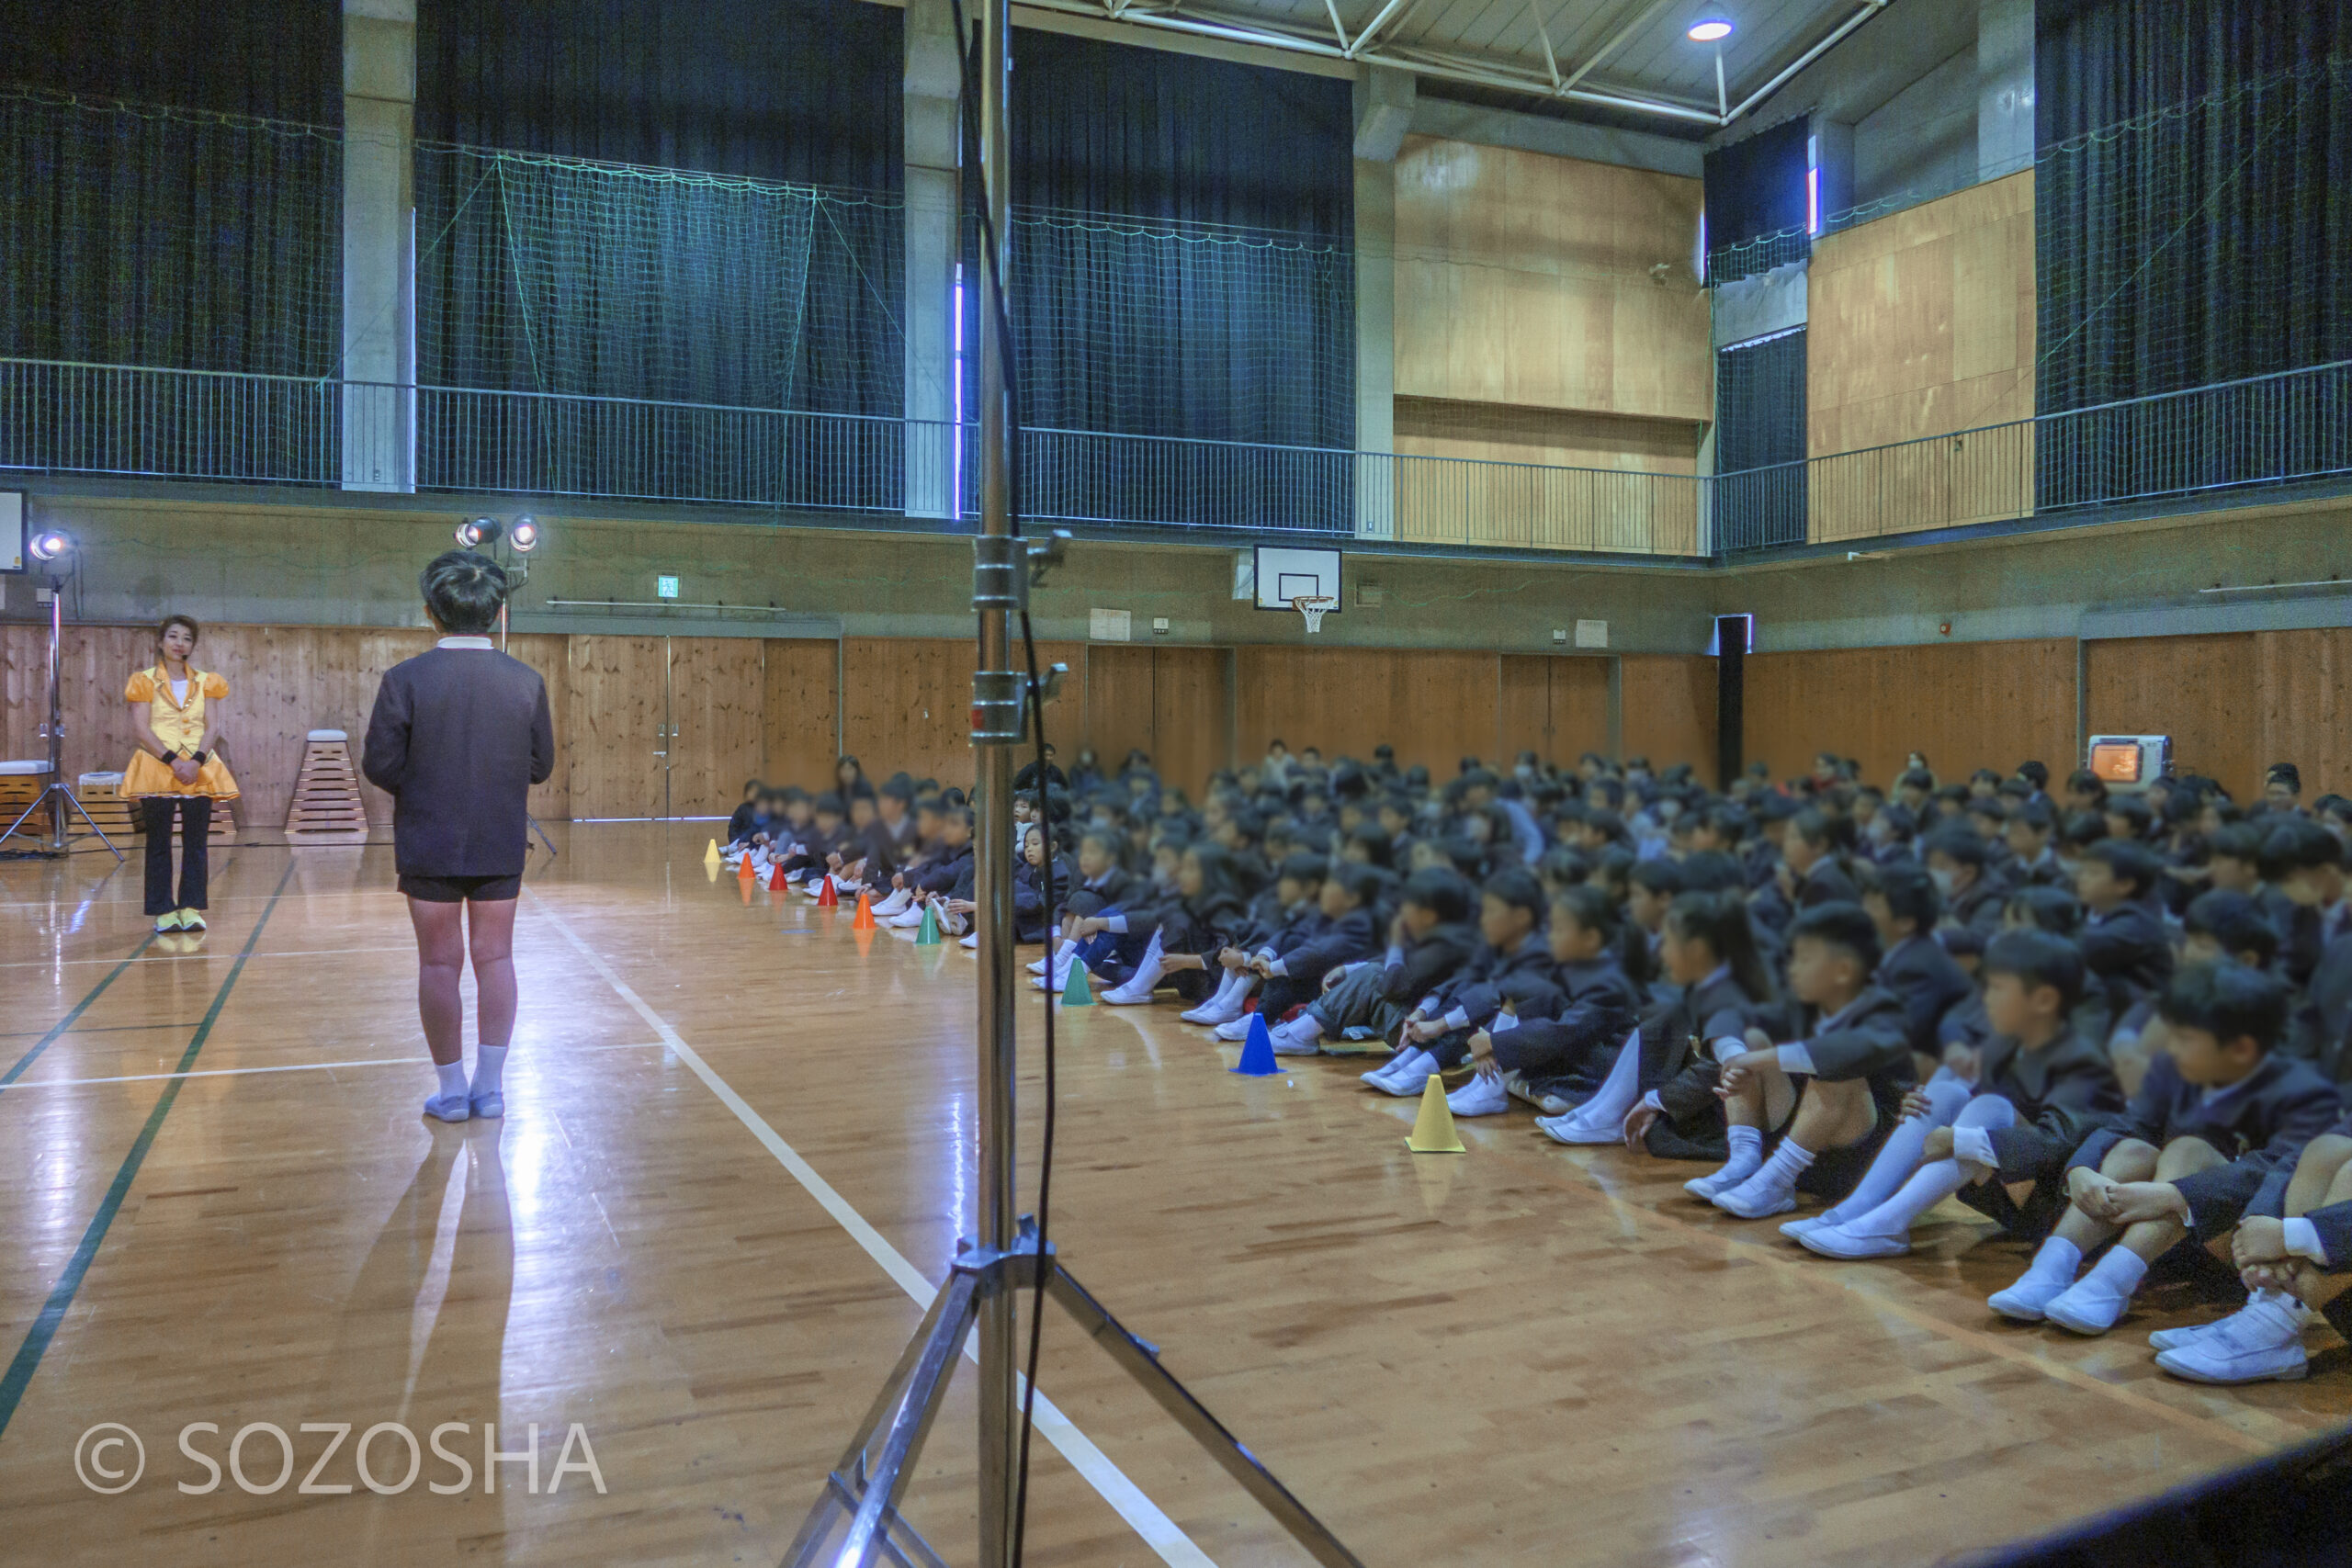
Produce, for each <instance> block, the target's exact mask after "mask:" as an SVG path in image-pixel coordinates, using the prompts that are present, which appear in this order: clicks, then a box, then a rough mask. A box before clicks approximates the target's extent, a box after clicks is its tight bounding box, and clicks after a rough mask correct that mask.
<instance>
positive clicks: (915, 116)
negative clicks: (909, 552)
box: [899, 0, 961, 517]
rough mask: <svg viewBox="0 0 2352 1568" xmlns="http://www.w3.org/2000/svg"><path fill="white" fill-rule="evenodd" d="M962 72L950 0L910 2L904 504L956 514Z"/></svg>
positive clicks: (923, 513)
mask: <svg viewBox="0 0 2352 1568" xmlns="http://www.w3.org/2000/svg"><path fill="white" fill-rule="evenodd" d="M960 76H961V72H960V69H959V67H958V63H957V59H956V17H955V12H954V10H953V9H952V8H951V7H950V6H949V4H948V0H908V3H907V15H906V79H905V98H904V103H903V113H904V119H905V141H906V203H907V205H906V224H907V236H906V254H907V266H906V308H905V309H904V310H901V311H900V312H899V320H900V321H903V322H904V323H905V328H906V343H907V393H906V397H907V403H906V419H907V425H906V432H907V442H906V487H907V489H906V503H907V515H908V516H910V517H953V516H954V515H956V496H955V479H956V461H955V457H956V429H955V420H956V370H955V314H956V309H955V297H956V251H957V243H956V238H957V237H956V150H957V144H958V138H957V134H956V85H957V83H958V81H959V79H960Z"/></svg>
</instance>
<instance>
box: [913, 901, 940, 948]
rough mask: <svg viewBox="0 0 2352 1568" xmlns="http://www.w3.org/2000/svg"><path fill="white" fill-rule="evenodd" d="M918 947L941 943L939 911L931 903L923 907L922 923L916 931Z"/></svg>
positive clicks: (934, 945) (935, 945)
mask: <svg viewBox="0 0 2352 1568" xmlns="http://www.w3.org/2000/svg"><path fill="white" fill-rule="evenodd" d="M915 945H916V946H917V947H937V946H938V945H939V911H938V910H937V909H936V908H933V907H932V906H931V905H929V904H925V905H924V906H923V907H922V927H921V928H920V929H919V930H917V931H916V932H915Z"/></svg>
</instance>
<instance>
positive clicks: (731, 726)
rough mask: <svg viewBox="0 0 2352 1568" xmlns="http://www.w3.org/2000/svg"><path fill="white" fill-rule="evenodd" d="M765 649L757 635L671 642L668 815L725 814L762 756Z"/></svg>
mask: <svg viewBox="0 0 2352 1568" xmlns="http://www.w3.org/2000/svg"><path fill="white" fill-rule="evenodd" d="M764 651H765V646H764V644H763V641H762V640H761V639H760V638H757V637H672V638H671V639H670V647H669V659H670V722H671V725H672V727H673V729H674V731H675V733H674V734H673V735H672V737H671V740H670V794H669V801H670V812H671V814H672V815H673V816H677V817H711V816H720V817H723V816H725V815H727V814H728V813H729V812H731V811H733V810H734V809H735V807H736V804H737V803H738V802H739V801H741V799H742V798H743V781H744V780H745V779H747V778H755V777H757V776H758V774H759V771H760V764H761V761H763V757H764V754H765V748H766V736H765V733H764V731H765V724H764V719H763V716H764V709H765V706H766V673H765V671H764V670H763V654H764Z"/></svg>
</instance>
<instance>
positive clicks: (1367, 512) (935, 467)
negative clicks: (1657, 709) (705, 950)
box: [0, 358, 2352, 559]
mask: <svg viewBox="0 0 2352 1568" xmlns="http://www.w3.org/2000/svg"><path fill="white" fill-rule="evenodd" d="M2347 415H2352V361H2346V362H2340V363H2335V364H2329V365H2322V366H2315V367H2311V368H2308V369H2303V370H2294V371H2286V372H2281V373H2279V374H2277V375H2272V376H2263V377H2256V378H2249V379H2246V380H2242V381H2232V382H2227V383H2223V384H2221V385H2217V386H2211V387H2200V388H2196V389H2190V390H2187V391H2180V392H2170V393H2165V394H2162V395H2159V396H2155V397H2148V398H2138V399H2133V400H2129V401H2124V402H2118V403H2110V404H2106V405H2103V406H2101V407H2098V408H2090V409H2080V410H2075V411H2072V412H2064V413H2054V414H2044V415H2041V416H2040V417H2039V418H2035V419H2029V420H2018V421H2014V422H2011V423H2005V424H1996V425H1988V426H1985V427H1982V428H1978V429H1973V430H1964V431H1957V432H1953V433H1951V434H1942V435H1935V436H1930V437H1927V438H1925V439H1921V440H1916V441H1905V442H1899V443H1895V444H1893V445H1889V446H1875V447H1871V448H1868V449H1865V450H1860V451H1854V452H1841V453H1836V454H1832V455H1829V456H1826V457H1815V458H1811V459H1809V460H1807V461H1804V462H1799V463H1787V464H1782V465H1779V466H1777V467H1773V468H1753V469H1747V470H1745V471H1742V472H1738V473H1730V474H1724V475H1719V476H1716V477H1713V478H1711V479H1702V478H1698V477H1695V476H1693V475H1691V474H1671V473H1645V472H1634V471H1630V470H1620V469H1613V468H1557V467H1550V466H1545V465H1541V464H1532V463H1503V462H1490V461H1479V460H1473V459H1468V458H1454V457H1428V456H1417V455H1410V454H1390V453H1374V452H1348V451H1340V450H1334V449H1327V448H1321V447H1303V446H1264V445H1252V444H1249V443H1243V442H1224V441H1194V440H1183V439H1176V438H1170V437H1163V436H1147V435H1123V434H1106V433H1102V432H1092V431H1073V430H1032V431H1028V432H1026V433H1025V434H1024V439H1023V446H1022V453H1021V468H1022V473H1021V479H1022V486H1023V494H1022V502H1023V511H1024V513H1026V514H1027V515H1029V516H1032V517H1035V518H1036V519H1038V520H1040V521H1050V522H1067V523H1075V524H1082V525H1093V526H1098V527H1104V528H1112V529H1116V528H1121V527H1135V528H1152V529H1193V530H1200V531H1203V532H1204V533H1206V534H1212V535H1213V534H1216V533H1233V534H1250V535H1265V534H1278V535H1279V534H1292V535H1301V536H1324V537H1336V538H1353V539H1361V540H1365V541H1380V542H1384V543H1397V544H1407V545H1428V546H1432V547H1449V548H1460V549H1464V550H1471V551H1476V550H1480V549H1511V550H1562V551H1577V552H1595V553H1604V554H1618V555H1626V556H1634V557H1651V558H1685V559H1687V558H1693V557H1707V556H1713V557H1718V558H1720V557H1724V556H1729V555H1743V554H1747V553H1749V552H1754V551H1759V550H1771V549H1779V548H1787V547H1797V546H1802V545H1806V544H1825V543H1838V542H1845V541H1852V540H1861V539H1879V538H1885V537H1889V536H1899V535H1903V534H1907V533H1916V532H1919V531H1922V530H1929V529H1945V528H1953V527H1963V526H1967V525H1974V524H1986V523H2015V522H2025V523H2028V524H2030V525H2045V526H2052V527H2057V526H2064V525H2067V524H2068V523H2069V522H2078V521H2082V520H2084V514H2085V513H2093V512H2097V511H2098V510H2100V509H2111V508H2115V507H2118V506H2120V505H2125V504H2129V503H2134V502H2150V501H2162V500H2165V499H2171V498H2181V499H2186V498H2194V497H2201V496H2204V495H2207V494H2211V493H2214V492H2219V491H2235V490H2245V489H2248V488H2256V487H2262V486H2274V485H2279V484H2284V483H2289V482H2293V481H2299V480H2310V479H2324V478H2328V477H2331V476H2339V475H2347V474H2352V418H2347ZM976 442H977V435H976V432H975V431H974V430H973V429H972V428H971V427H969V426H967V427H964V428H963V429H961V430H960V431H959V430H958V429H957V428H956V426H954V425H952V424H948V423H932V422H925V421H921V420H901V419H896V418H888V417H871V416H860V415H851V414H831V413H813V412H797V411H792V410H780V409H756V408H741V407H731V406H725V405H717V404H700V403H680V402H654V401H645V400H634V399H627V398H590V397H570V396H563V395H558V394H547V393H533V392H501V391H485V390H474V389H462V388H447V387H405V386H390V385H385V384H380V383H365V382H345V381H335V380H328V379H320V378H303V377H289V376H263V375H248V374H241V373H232V372H224V371H193V370H171V369H157V368H153V367H130V366H119V365H87V364H77V363H73V362H67V361H60V360H36V359H11V358H0V469H29V470H43V471H50V472H57V473H85V474H117V475H136V476H141V477H151V478H157V479H196V480H223V481H237V482H243V483H250V484H280V485H297V486H313V487H333V486H343V485H350V486H354V487H359V488H384V485H383V483H382V481H383V479H384V477H385V475H386V474H387V473H388V472H390V473H398V472H400V471H401V469H402V468H407V467H410V466H412V465H413V474H414V483H415V487H416V488H417V489H419V490H423V491H447V492H455V493H466V494H488V493H513V494H524V495H536V496H573V497H599V498H608V499H613V500H624V501H643V502H689V503H694V504H696V505H708V506H724V507H743V508H762V509H766V510H769V511H772V512H792V513H827V512H835V513H868V514H876V515H893V516H901V517H911V518H916V519H933V520H937V521H939V522H941V523H945V522H947V521H949V520H951V519H956V518H967V517H970V516H973V515H974V514H975V513H976V512H977V506H978V495H977V479H978V462H977V460H976V456H975V447H976Z"/></svg>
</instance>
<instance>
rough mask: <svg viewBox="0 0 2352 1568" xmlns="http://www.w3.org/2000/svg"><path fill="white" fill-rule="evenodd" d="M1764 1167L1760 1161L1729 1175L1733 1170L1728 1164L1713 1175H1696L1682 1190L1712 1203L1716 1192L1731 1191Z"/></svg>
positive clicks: (1685, 1183) (1684, 1184)
mask: <svg viewBox="0 0 2352 1568" xmlns="http://www.w3.org/2000/svg"><path fill="white" fill-rule="evenodd" d="M1762 1168H1763V1167H1762V1166H1761V1164H1760V1163H1759V1164H1758V1166H1756V1167H1755V1168H1751V1169H1747V1170H1743V1171H1740V1172H1739V1173H1737V1174H1736V1175H1730V1176H1728V1177H1727V1175H1726V1173H1728V1172H1729V1171H1730V1170H1731V1167H1730V1166H1728V1165H1726V1166H1724V1168H1722V1169H1721V1170H1718V1171H1716V1172H1715V1173H1714V1174H1713V1175H1712V1176H1696V1177H1693V1178H1691V1179H1690V1180H1688V1181H1686V1182H1684V1183H1683V1184H1682V1190H1684V1191H1685V1192H1688V1193H1690V1194H1691V1196H1692V1197H1693V1198H1702V1199H1704V1200H1706V1201H1708V1202H1710V1203H1712V1202H1713V1201H1715V1194H1716V1193H1718V1192H1728V1191H1730V1190H1732V1189H1733V1188H1735V1187H1736V1186H1738V1185H1739V1184H1740V1183H1741V1182H1743V1181H1745V1180H1747V1179H1748V1178H1749V1177H1751V1176H1753V1175H1755V1174H1756V1172H1757V1171H1758V1170H1760V1169H1762Z"/></svg>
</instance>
